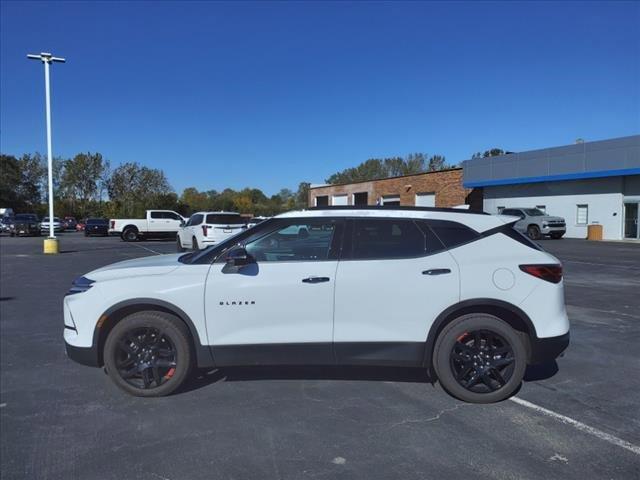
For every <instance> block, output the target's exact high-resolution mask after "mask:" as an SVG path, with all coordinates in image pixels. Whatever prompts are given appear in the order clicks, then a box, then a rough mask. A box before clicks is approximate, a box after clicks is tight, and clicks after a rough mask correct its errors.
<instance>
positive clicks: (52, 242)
mask: <svg viewBox="0 0 640 480" xmlns="http://www.w3.org/2000/svg"><path fill="white" fill-rule="evenodd" d="M27 58H30V59H32V60H40V61H41V62H42V63H43V64H44V88H45V102H46V112H47V170H48V173H49V175H48V176H49V238H48V239H47V240H49V241H47V240H45V244H44V253H58V242H57V240H56V236H55V232H54V231H53V153H52V148H51V87H50V85H49V65H51V63H53V62H60V63H64V62H65V59H64V58H59V57H54V56H53V55H51V54H50V53H46V52H42V53H40V54H39V55H34V54H28V55H27Z"/></svg>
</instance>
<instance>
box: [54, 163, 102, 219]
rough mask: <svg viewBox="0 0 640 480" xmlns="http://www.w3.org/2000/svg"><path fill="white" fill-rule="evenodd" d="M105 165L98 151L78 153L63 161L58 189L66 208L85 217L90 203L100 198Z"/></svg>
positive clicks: (88, 212)
mask: <svg viewBox="0 0 640 480" xmlns="http://www.w3.org/2000/svg"><path fill="white" fill-rule="evenodd" d="M106 168H107V165H106V163H105V161H104V159H103V158H102V155H101V154H99V153H95V154H92V153H91V152H87V153H79V154H78V155H76V156H75V157H73V158H72V159H71V160H67V161H66V162H65V163H64V170H63V172H62V176H61V180H60V191H61V194H62V197H63V198H64V199H65V203H66V205H67V206H68V210H69V211H70V212H73V213H74V214H75V215H78V216H81V217H85V216H87V215H88V214H90V210H91V209H92V208H90V203H92V202H95V201H97V200H99V199H100V188H101V182H102V181H103V178H104V177H103V176H104V172H105V170H106Z"/></svg>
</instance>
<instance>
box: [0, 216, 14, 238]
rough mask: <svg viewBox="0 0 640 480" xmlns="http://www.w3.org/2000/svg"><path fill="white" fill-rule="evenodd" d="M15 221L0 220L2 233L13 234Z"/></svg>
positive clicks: (3, 218)
mask: <svg viewBox="0 0 640 480" xmlns="http://www.w3.org/2000/svg"><path fill="white" fill-rule="evenodd" d="M14 223H15V220H14V217H2V219H1V220H0V233H9V234H10V233H11V231H12V230H13V228H14V227H13V226H14Z"/></svg>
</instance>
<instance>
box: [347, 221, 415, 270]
mask: <svg viewBox="0 0 640 480" xmlns="http://www.w3.org/2000/svg"><path fill="white" fill-rule="evenodd" d="M352 244H353V246H352V249H353V250H352V258H353V259H354V260H384V259H392V258H415V257H420V256H423V255H425V253H426V247H427V238H426V235H425V234H424V233H423V232H422V230H420V229H419V228H418V226H417V225H416V224H415V222H414V221H413V220H401V219H397V220H396V219H357V220H354V221H353V237H352Z"/></svg>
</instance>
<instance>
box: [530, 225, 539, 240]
mask: <svg viewBox="0 0 640 480" xmlns="http://www.w3.org/2000/svg"><path fill="white" fill-rule="evenodd" d="M527 237H529V238H530V239H531V240H540V237H541V235H540V228H539V227H538V226H537V225H529V226H528V227H527Z"/></svg>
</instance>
